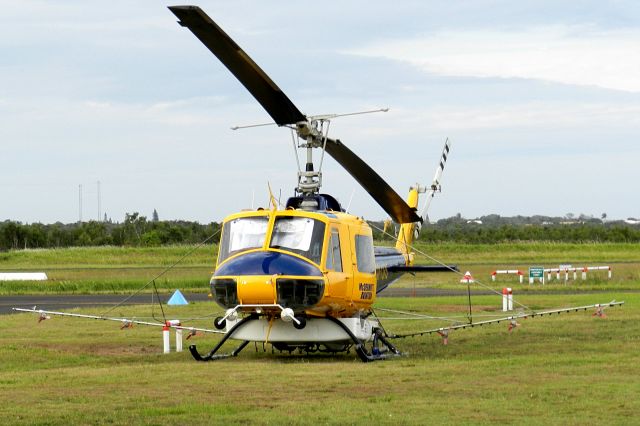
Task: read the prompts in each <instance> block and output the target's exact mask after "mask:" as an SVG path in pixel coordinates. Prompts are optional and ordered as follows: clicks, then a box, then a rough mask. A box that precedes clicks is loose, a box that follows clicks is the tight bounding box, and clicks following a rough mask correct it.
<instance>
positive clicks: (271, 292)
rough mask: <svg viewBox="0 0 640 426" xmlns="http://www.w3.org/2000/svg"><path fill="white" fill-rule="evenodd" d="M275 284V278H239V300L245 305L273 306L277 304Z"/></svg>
mask: <svg viewBox="0 0 640 426" xmlns="http://www.w3.org/2000/svg"><path fill="white" fill-rule="evenodd" d="M275 284H276V280H275V278H274V276H264V275H262V276H260V275H258V276H255V275H254V276H243V277H238V299H240V300H241V301H242V303H243V304H251V305H273V304H275V303H276V285H275Z"/></svg>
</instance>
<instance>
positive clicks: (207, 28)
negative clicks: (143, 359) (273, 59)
mask: <svg viewBox="0 0 640 426" xmlns="http://www.w3.org/2000/svg"><path fill="white" fill-rule="evenodd" d="M169 9H170V10H171V11H172V12H173V13H174V14H175V15H176V16H177V17H178V18H179V23H180V25H182V26H184V27H186V28H188V29H189V30H191V32H192V33H193V34H194V35H195V36H196V37H197V38H198V39H199V40H200V41H201V42H202V43H203V44H204V45H205V46H206V47H207V48H208V49H209V50H210V51H211V52H212V53H213V54H214V55H215V56H216V57H217V58H218V59H219V60H220V61H221V62H222V63H223V64H224V65H225V66H226V67H227V68H228V69H229V71H231V73H232V74H233V75H234V76H235V77H236V78H237V79H238V80H239V81H240V82H241V83H242V84H243V85H244V86H245V87H246V88H247V90H248V91H249V92H250V93H251V94H252V95H253V96H254V97H255V99H256V100H257V101H258V102H259V103H260V105H262V107H263V108H264V109H265V110H266V111H267V113H268V114H269V115H270V116H271V118H272V119H273V121H274V122H275V124H277V125H278V126H283V127H288V128H291V129H292V130H293V131H294V132H295V136H296V137H297V141H298V143H297V146H298V148H300V149H302V150H304V151H306V164H305V167H304V171H299V172H298V185H297V188H296V195H295V196H294V197H291V198H289V200H288V201H287V202H286V205H285V206H284V209H281V210H280V209H276V208H275V207H276V206H275V203H274V208H272V209H267V210H264V209H260V210H256V211H243V212H240V213H236V214H233V215H231V216H229V217H227V218H226V219H224V221H223V230H222V236H221V239H220V246H219V253H218V260H217V266H216V270H215V273H214V275H213V277H212V279H211V293H212V294H213V296H214V298H215V300H216V302H217V303H218V304H219V305H221V306H222V307H224V308H225V309H227V311H226V314H225V315H224V317H220V318H217V319H216V321H215V325H216V327H217V328H219V329H225V331H226V334H225V337H224V338H223V339H222V341H221V342H220V344H219V345H218V346H216V348H214V349H213V350H212V351H211V352H210V353H209V354H208V355H207V356H205V357H202V356H201V355H200V354H199V353H198V352H197V350H196V348H195V346H191V347H190V349H191V352H192V354H193V356H194V357H195V358H196V359H198V360H205V359H213V358H215V357H216V352H217V350H218V349H219V347H220V346H221V345H222V344H224V342H225V340H226V339H227V338H233V339H238V340H242V341H243V342H244V343H243V344H246V343H248V342H250V341H262V342H265V341H269V342H270V343H271V344H273V345H274V346H275V347H276V348H278V349H285V350H286V349H288V350H291V349H295V348H300V349H308V348H310V347H321V348H323V349H326V350H330V351H339V350H346V349H347V348H348V347H349V346H351V345H355V347H356V351H357V353H358V354H359V356H360V357H361V358H362V359H363V360H372V359H378V358H382V357H385V356H388V355H389V354H396V355H397V354H399V353H400V352H399V351H398V350H397V349H396V348H395V347H394V346H393V345H392V344H391V343H389V342H388V341H387V340H386V339H385V337H384V336H383V334H382V332H381V329H380V327H379V324H378V322H377V321H376V320H374V319H369V317H370V315H371V306H372V304H373V303H374V302H375V299H376V294H377V293H379V292H381V291H382V290H384V289H385V288H386V287H387V286H388V285H389V284H390V283H392V282H393V281H394V280H396V279H398V278H399V277H400V276H401V275H402V274H403V273H405V272H412V271H426V270H438V271H441V270H449V268H448V267H446V266H433V267H424V266H414V265H413V254H412V253H411V250H410V247H411V244H412V242H413V239H414V236H417V235H418V234H419V232H420V224H421V223H422V222H423V218H422V217H421V216H420V215H418V213H417V208H418V197H419V194H420V193H427V196H428V199H431V197H433V195H434V194H435V192H436V191H438V190H439V189H440V184H439V179H440V176H441V174H442V171H443V169H444V166H445V163H446V160H447V155H448V153H449V150H450V144H449V142H448V141H447V142H446V144H445V148H444V151H443V154H442V158H441V161H440V164H439V166H438V169H437V172H436V176H435V178H434V180H433V184H432V185H431V186H430V187H429V188H426V187H421V186H420V185H415V186H413V187H412V188H411V189H410V192H409V196H408V199H407V201H404V200H403V199H402V198H401V197H400V196H399V195H398V194H397V193H396V192H395V191H394V190H393V189H392V188H391V187H390V186H389V185H388V184H387V183H386V182H385V181H384V180H383V179H382V178H381V177H380V176H379V175H378V174H377V173H376V172H375V171H374V170H373V169H372V168H371V167H369V166H368V165H367V164H366V163H365V162H364V161H362V159H360V158H359V157H358V156H357V155H355V154H354V153H353V152H352V151H351V150H350V149H349V148H347V147H346V145H344V144H343V143H342V142H341V141H340V140H338V139H332V138H330V137H328V134H327V133H328V127H329V126H328V122H329V120H330V119H331V118H333V117H335V116H319V117H308V116H306V115H304V114H303V113H302V112H300V110H299V109H298V108H297V107H296V106H295V105H294V104H293V102H291V100H290V99H289V98H288V97H287V96H286V95H285V94H284V93H283V92H282V91H281V90H280V88H279V87H278V86H277V85H276V84H275V83H274V82H273V81H272V80H271V79H270V78H269V77H268V76H267V74H266V73H265V72H264V71H263V70H262V69H261V68H260V67H259V66H258V65H257V64H256V63H255V62H253V60H252V59H251V58H250V57H249V56H248V55H247V54H246V53H245V52H244V51H243V50H242V49H241V48H240V47H239V46H238V45H237V44H236V43H235V42H234V41H233V40H232V39H231V37H229V36H228V35H227V34H226V33H225V32H224V31H223V30H222V29H221V28H220V27H219V26H218V25H217V24H216V23H215V22H214V21H213V20H212V19H211V18H210V17H209V16H207V14H206V13H205V12H203V11H202V10H201V9H200V8H199V7H197V6H172V7H169ZM314 150H321V151H322V155H324V153H327V154H329V155H330V156H331V157H333V158H334V159H335V160H336V161H337V162H338V163H339V164H340V165H342V166H343V167H344V168H345V169H346V170H347V171H348V172H349V173H350V174H351V175H352V176H353V177H354V178H355V179H356V180H357V181H358V183H360V185H362V186H363V187H364V189H365V190H366V191H367V192H368V193H369V194H370V195H371V196H372V197H373V199H374V200H376V201H377V202H378V204H380V206H381V207H382V208H383V209H384V210H385V211H386V212H387V213H388V214H389V216H390V217H391V218H392V219H393V220H394V221H395V222H397V223H399V224H401V228H400V231H399V238H398V241H397V244H396V247H395V248H394V247H374V245H373V236H372V230H371V228H370V226H369V225H368V224H367V222H366V221H364V220H363V219H362V218H360V217H357V216H354V215H351V214H349V213H346V212H345V211H344V209H343V208H342V207H341V205H340V204H339V202H338V201H337V200H336V199H335V198H334V197H332V196H331V195H328V194H322V193H320V188H321V185H322V172H321V171H320V169H319V168H318V169H316V167H315V165H314V162H313V152H314ZM427 208H428V203H427V205H426V206H425V209H424V210H423V211H424V213H426V209H427ZM424 213H423V215H424ZM241 317H243V318H242V319H240V318H241ZM275 319H279V321H275ZM368 341H373V342H374V351H373V352H372V353H369V352H368V351H367V350H366V349H365V347H364V345H363V343H362V342H368ZM241 348H242V347H241ZM241 348H240V349H241ZM234 354H237V350H236V351H234Z"/></svg>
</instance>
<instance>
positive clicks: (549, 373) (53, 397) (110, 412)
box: [0, 293, 640, 425]
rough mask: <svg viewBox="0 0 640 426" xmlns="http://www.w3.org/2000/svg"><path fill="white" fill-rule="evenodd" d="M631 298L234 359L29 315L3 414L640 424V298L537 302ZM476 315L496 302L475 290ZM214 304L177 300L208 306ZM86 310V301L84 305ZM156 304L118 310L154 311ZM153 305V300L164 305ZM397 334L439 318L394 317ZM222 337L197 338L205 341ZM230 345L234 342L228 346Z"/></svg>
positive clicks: (3, 339) (165, 420) (419, 306)
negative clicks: (371, 359) (345, 346)
mask: <svg viewBox="0 0 640 426" xmlns="http://www.w3.org/2000/svg"><path fill="white" fill-rule="evenodd" d="M611 299H618V300H620V299H624V300H626V304H625V305H624V307H622V308H615V309H610V310H609V311H608V312H607V313H608V318H605V319H602V318H596V317H592V316H591V313H590V312H580V313H573V314H568V315H563V316H553V317H542V318H535V319H528V320H521V321H520V322H521V324H522V325H521V327H518V328H517V329H516V331H514V332H512V333H508V332H507V331H506V325H503V324H502V323H501V324H499V325H494V326H487V327H483V328H479V329H478V328H475V329H473V330H462V331H458V332H454V333H452V335H451V336H450V339H449V345H447V346H444V345H442V344H441V340H440V338H439V337H437V336H430V337H420V338H407V339H400V340H397V341H396V344H397V345H398V347H399V348H400V349H401V350H403V351H404V352H406V353H407V355H406V356H404V357H402V358H397V359H393V360H388V361H382V362H375V363H371V364H362V363H361V362H360V361H358V360H357V358H356V356H355V355H354V354H353V353H351V354H345V355H336V356H328V355H310V356H302V355H298V354H294V355H289V354H279V353H275V354H272V353H271V351H270V350H267V352H263V351H262V347H261V346H260V347H258V348H257V349H258V350H257V351H256V349H254V347H253V346H252V345H250V346H249V347H247V348H246V349H245V351H244V352H242V353H241V354H240V356H239V357H237V358H234V359H228V360H222V361H216V362H210V363H197V362H195V361H193V360H192V359H191V357H190V355H188V353H186V352H184V353H172V354H169V355H162V354H160V351H161V346H162V342H161V333H160V331H159V330H158V329H155V328H145V327H136V328H134V329H130V330H119V327H118V324H117V323H105V322H98V321H93V320H75V319H67V318H54V319H51V320H47V321H43V322H42V323H40V324H38V323H37V321H36V318H35V317H34V316H33V315H31V314H19V315H11V316H4V317H2V319H3V321H2V322H1V323H0V365H1V366H2V367H1V368H2V374H1V375H0V416H1V417H0V418H2V419H3V420H2V422H3V423H5V424H51V425H55V424H116V425H117V424H154V425H156V424H158V425H163V424H416V425H417V424H496V423H499V424H575V425H578V424H580V425H582V424H637V423H638V412H639V411H640V362H639V361H640V355H639V351H638V348H640V295H638V294H635V293H630V294H624V293H610V294H597V295H594V294H576V295H562V296H558V295H541V294H525V295H523V296H521V297H520V298H518V300H519V301H520V302H521V303H524V304H526V305H528V306H530V307H532V308H536V309H539V308H543V307H560V306H569V305H584V304H590V303H596V302H606V301H609V300H611ZM474 305H475V306H477V310H476V311H475V314H478V315H481V314H482V313H483V311H485V310H490V309H493V307H498V306H499V305H500V299H499V297H498V296H481V297H476V298H474ZM378 306H380V307H386V308H390V309H404V310H408V309H411V310H419V311H424V312H430V313H432V314H438V315H453V313H454V312H458V313H463V312H464V311H465V309H466V300H465V298H462V297H460V298H456V297H436V298H408V299H395V298H385V299H379V303H378ZM214 310H216V308H215V307H214V305H213V303H210V302H203V303H199V304H192V305H189V306H187V307H172V308H170V311H169V312H168V317H170V318H175V317H179V318H187V317H207V316H209V317H207V318H206V319H201V320H196V321H194V322H195V323H199V324H202V325H208V326H210V321H211V318H210V315H211V313H212V311H214ZM82 312H86V311H82ZM150 312H151V310H150V308H149V307H148V306H139V307H126V308H119V309H118V312H114V314H116V315H122V316H138V318H142V317H146V316H148V315H149V314H150ZM156 313H157V310H156ZM385 324H386V327H387V328H388V330H389V331H390V332H403V331H409V330H416V329H423V328H424V327H427V328H430V327H431V326H432V325H433V324H429V323H419V324H418V323H416V322H411V321H394V320H388V321H385ZM216 339H217V338H216V337H209V336H200V337H196V340H195V342H196V343H197V344H198V346H199V348H200V350H201V352H204V351H205V350H208V348H210V347H211V346H212V345H213V344H214V343H215V341H216ZM231 347H232V346H229V348H231Z"/></svg>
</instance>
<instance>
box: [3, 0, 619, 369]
mask: <svg viewBox="0 0 640 426" xmlns="http://www.w3.org/2000/svg"><path fill="white" fill-rule="evenodd" d="M169 10H170V11H171V12H172V13H173V14H174V15H175V16H176V17H177V18H178V23H179V24H180V25H181V26H183V27H185V28H187V29H188V30H190V31H191V32H192V33H193V34H194V35H195V36H196V37H197V38H198V39H199V40H200V41H201V42H202V43H203V44H204V46H205V47H207V48H208V49H209V51H210V52H211V53H213V54H214V55H215V56H216V57H217V58H218V59H219V60H220V61H221V62H222V64H223V65H225V67H226V68H227V69H228V70H229V71H230V72H231V74H232V75H233V76H234V77H235V78H236V79H237V80H238V81H239V82H240V83H241V84H242V85H243V86H244V87H245V88H246V89H247V90H248V91H249V93H250V94H251V95H252V96H253V97H254V98H255V99H256V101H257V102H258V103H259V104H260V105H261V106H262V107H263V108H264V109H265V111H266V112H267V113H268V114H269V115H270V117H271V118H272V119H273V122H274V123H275V124H276V125H278V126H280V127H285V128H288V129H290V130H291V132H292V134H293V138H294V142H295V146H296V148H297V149H300V150H302V152H303V154H304V157H305V159H306V161H305V164H304V168H301V167H300V165H299V167H298V173H297V186H296V188H295V194H294V196H293V197H291V198H289V199H288V200H287V201H286V204H285V205H284V206H283V208H280V207H279V206H278V203H277V202H276V200H275V197H273V195H271V208H267V209H264V208H258V209H255V210H245V211H241V212H237V213H234V214H231V215H229V216H227V217H226V218H225V219H224V220H223V222H222V233H221V236H220V243H219V248H218V257H217V261H216V268H215V271H214V273H213V276H212V277H211V279H210V283H209V284H210V293H211V295H212V297H213V299H214V300H215V302H216V303H217V304H218V305H219V306H221V307H222V308H223V309H224V310H225V311H224V315H222V316H219V317H217V318H216V319H215V320H214V327H215V330H214V329H201V328H193V327H187V326H183V325H182V324H180V323H179V322H171V321H167V322H166V323H165V324H157V323H151V322H143V321H138V320H132V319H124V318H109V317H104V316H94V315H82V314H73V313H63V312H52V311H44V310H38V309H36V307H34V308H33V309H21V308H14V310H17V311H24V312H35V313H38V314H39V321H42V320H44V319H47V318H49V317H50V315H63V316H71V317H82V318H90V319H100V320H113V321H120V322H121V323H122V327H121V328H129V327H131V326H132V325H133V324H143V325H149V326H162V327H164V328H165V329H168V328H175V329H176V330H180V331H182V330H187V331H189V333H190V335H193V334H195V333H196V332H210V333H218V334H221V335H223V337H222V338H221V339H220V341H219V342H218V343H217V344H216V345H215V347H214V348H213V349H211V350H210V351H209V352H208V353H206V354H204V355H203V354H201V353H200V352H199V351H198V349H197V347H196V345H190V346H189V350H190V353H191V355H192V356H193V358H194V359H195V360H197V361H212V360H218V359H223V358H228V357H234V356H237V355H238V354H239V353H240V352H241V351H242V350H243V349H244V348H245V347H246V346H247V345H248V344H249V343H250V342H263V343H267V342H268V343H270V344H271V345H272V346H273V347H274V348H275V349H278V350H280V351H289V352H292V351H294V350H300V351H301V352H307V353H308V352H316V351H322V352H328V353H339V352H348V351H350V350H351V349H352V348H353V349H354V350H355V352H356V354H357V356H358V357H359V358H360V360H362V361H363V362H369V361H376V360H382V359H387V358H391V357H397V356H401V355H402V352H401V351H400V350H399V349H398V348H396V346H395V345H394V344H393V343H392V342H391V340H392V338H400V337H407V336H415V335H425V334H432V333H437V334H439V335H440V336H442V337H443V338H444V339H445V340H444V341H445V343H446V339H447V336H448V333H449V332H450V331H452V330H456V329H459V328H466V327H474V326H476V325H484V324H489V323H497V322H500V321H508V322H509V324H510V326H509V327H510V330H511V327H514V326H515V325H517V323H516V319H518V318H528V317H535V316H541V315H547V314H548V315H550V314H557V313H563V312H571V311H578V310H581V309H585V310H586V309H588V308H596V309H597V312H602V309H604V308H605V307H608V306H618V305H621V304H623V303H624V302H615V301H612V302H610V303H608V304H597V305H589V306H581V307H573V308H565V309H556V310H552V311H537V312H526V313H519V314H514V315H511V316H508V317H503V318H496V319H492V320H486V321H481V322H473V321H469V322H465V323H460V324H454V325H450V326H447V327H440V328H434V329H430V330H424V331H420V332H416V333H409V334H406V335H395V336H390V335H389V334H387V333H386V331H385V330H384V328H383V327H382V325H381V323H380V319H379V318H377V316H376V315H375V313H374V311H373V305H374V303H375V301H376V297H377V295H378V294H380V292H382V291H384V290H385V289H386V288H388V287H389V285H391V284H392V283H393V282H395V281H396V280H398V279H399V278H400V277H401V276H402V275H403V274H406V273H418V272H459V271H458V269H457V267H456V266H455V265H445V264H439V265H428V266H425V265H416V264H415V253H414V252H413V249H412V244H413V242H414V241H415V240H416V239H417V238H418V237H419V235H420V232H421V228H422V224H423V223H424V222H425V221H426V218H427V211H428V208H429V206H430V204H431V201H432V199H433V198H434V196H435V194H436V193H438V192H440V191H441V183H440V181H441V177H442V173H443V170H444V167H445V164H446V161H447V158H448V157H449V154H450V150H451V143H450V141H449V140H448V139H447V140H446V142H445V145H444V148H443V151H442V155H441V157H440V161H439V163H438V166H437V168H436V172H435V175H434V178H433V180H432V183H431V184H430V185H428V186H423V185H420V184H415V185H413V186H411V187H410V189H409V193H408V196H407V198H406V201H405V200H404V199H403V198H402V197H401V196H400V195H398V193H397V192H396V191H395V190H394V189H393V188H391V186H389V184H388V183H387V182H385V181H384V179H383V178H382V177H381V176H380V175H379V174H378V173H377V172H376V171H375V170H374V169H372V168H371V167H370V166H369V165H367V164H366V163H365V162H364V161H363V160H362V159H361V158H360V157H358V156H357V155H356V154H355V153H353V152H352V151H351V150H350V149H349V148H348V147H347V146H346V145H345V144H344V143H343V142H342V141H340V140H339V139H335V138H332V137H329V134H328V133H329V123H330V121H331V120H332V119H333V118H336V117H338V116H339V115H338V114H331V115H319V116H307V115H305V114H303V113H302V112H301V111H300V110H299V109H298V107H297V106H296V105H294V103H293V102H292V101H291V100H290V99H289V98H288V97H287V96H286V95H285V94H284V92H283V91H282V90H281V89H280V88H279V87H278V86H277V85H276V84H275V83H274V82H273V81H272V80H271V79H270V78H269V76H268V75H267V74H266V73H265V72H264V71H263V70H262V69H261V68H260V67H259V66H258V65H257V64H256V63H255V62H254V61H253V60H252V59H251V58H250V57H249V55H248V54H247V53H246V52H245V51H244V50H242V49H241V48H240V47H239V46H238V45H237V44H236V43H235V42H234V40H233V39H232V38H231V37H230V36H229V35H227V34H226V33H225V32H224V31H223V30H222V29H221V28H220V27H219V26H218V25H217V24H216V23H215V22H214V21H213V20H212V19H211V18H210V17H209V16H208V15H207V14H206V13H205V12H204V11H203V10H202V9H200V8H199V7H198V6H170V7H169ZM382 111H384V110H382ZM367 112H372V111H367ZM344 115H350V114H344ZM316 150H319V151H320V153H321V156H320V167H317V166H316V164H315V163H314V152H315V151H316ZM325 153H326V154H328V155H329V156H331V157H332V158H333V159H334V160H335V161H336V162H337V163H338V164H340V165H341V166H342V167H343V168H344V169H345V170H346V171H347V172H348V173H349V174H351V176H352V177H353V178H354V179H355V180H356V181H357V182H358V183H359V184H360V185H361V186H362V187H363V188H364V189H365V190H366V191H367V192H368V193H369V194H370V196H371V197H372V198H373V199H374V200H375V201H376V202H377V203H378V204H379V205H380V207H382V209H383V210H384V211H385V212H386V213H387V214H388V215H389V217H390V218H391V220H393V221H394V222H395V223H397V224H399V225H400V228H399V231H398V233H397V237H396V243H395V246H394V247H377V246H374V241H373V231H372V228H371V226H370V225H369V224H368V223H367V222H366V221H365V220H364V219H363V218H361V217H358V216H355V215H353V214H350V213H348V212H346V211H345V209H344V208H343V207H342V206H341V205H340V203H339V202H338V200H337V199H336V198H334V197H333V196H331V195H329V194H326V193H322V192H321V191H320V189H321V187H322V171H321V170H322V169H321V166H322V159H323V158H324V154H325ZM296 158H297V157H296ZM422 195H424V198H426V200H425V202H424V206H423V208H422V210H421V211H420V212H418V204H419V199H420V198H421V196H422ZM467 283H468V280H467ZM229 339H232V340H238V341H240V342H241V343H240V345H239V346H238V347H236V348H235V349H234V350H232V351H231V352H229V353H219V351H220V349H221V348H222V346H223V345H224V344H225V343H226V342H227V341H228V340H229Z"/></svg>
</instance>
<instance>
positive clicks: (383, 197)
mask: <svg viewBox="0 0 640 426" xmlns="http://www.w3.org/2000/svg"><path fill="white" fill-rule="evenodd" d="M326 152H327V153H328V154H329V155H330V156H332V157H333V158H334V159H335V160H336V161H337V162H338V163H340V165H342V167H344V168H345V169H346V170H347V171H348V172H349V173H350V174H351V176H353V177H354V178H355V179H356V180H357V181H358V183H359V184H360V185H362V187H363V188H364V189H365V190H366V191H367V192H368V193H369V195H371V196H372V197H373V199H374V200H376V201H377V203H378V204H380V207H382V208H383V209H384V211H386V212H387V213H388V214H389V216H391V218H392V219H393V220H394V221H395V222H397V223H410V222H421V221H422V219H420V216H418V215H417V213H416V211H415V209H412V208H411V207H409V206H408V205H407V203H406V202H405V201H404V200H403V199H402V198H401V197H400V196H399V195H398V194H397V193H396V192H395V191H394V190H393V188H391V187H390V186H389V184H388V183H387V182H385V181H384V179H382V178H381V177H380V175H379V174H378V173H376V172H375V170H373V169H372V168H371V167H369V165H367V163H365V162H364V161H362V159H360V157H358V156H357V155H355V154H354V153H353V152H352V151H351V150H350V149H349V148H347V147H346V146H345V145H344V144H343V143H342V142H340V140H338V139H329V138H327V144H326Z"/></svg>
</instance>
